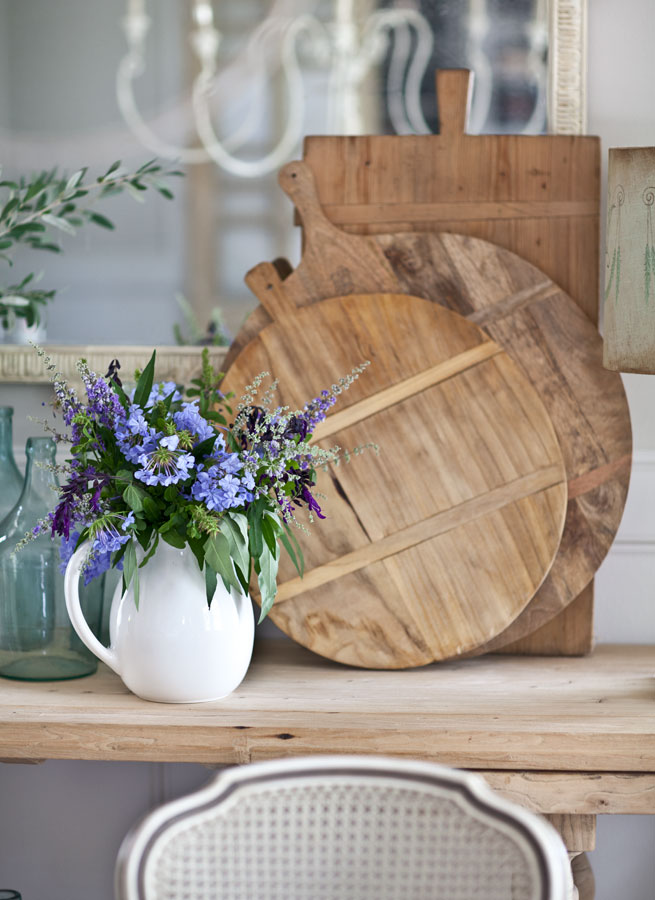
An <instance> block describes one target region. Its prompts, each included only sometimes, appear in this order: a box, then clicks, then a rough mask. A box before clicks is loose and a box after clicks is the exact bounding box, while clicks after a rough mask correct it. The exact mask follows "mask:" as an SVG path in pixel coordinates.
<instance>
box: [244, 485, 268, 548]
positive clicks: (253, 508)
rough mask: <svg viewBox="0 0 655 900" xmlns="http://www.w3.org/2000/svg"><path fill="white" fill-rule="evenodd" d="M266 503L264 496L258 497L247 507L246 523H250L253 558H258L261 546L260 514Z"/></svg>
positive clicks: (261, 514)
mask: <svg viewBox="0 0 655 900" xmlns="http://www.w3.org/2000/svg"><path fill="white" fill-rule="evenodd" d="M265 503H266V500H265V498H263V497H259V498H258V499H257V500H255V502H254V503H251V504H250V506H249V507H248V524H249V525H250V530H249V537H250V555H251V556H252V558H253V559H259V557H260V556H261V553H262V548H263V543H264V541H263V537H262V516H263V508H264V504H265Z"/></svg>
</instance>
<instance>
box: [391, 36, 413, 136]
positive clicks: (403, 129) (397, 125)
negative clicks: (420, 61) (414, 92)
mask: <svg viewBox="0 0 655 900" xmlns="http://www.w3.org/2000/svg"><path fill="white" fill-rule="evenodd" d="M387 33H388V35H389V38H391V34H392V33H393V43H392V49H391V60H390V62H389V71H388V72H387V108H388V110H389V118H390V119H391V124H392V125H393V129H394V131H395V132H396V134H411V133H412V131H413V129H412V125H411V122H410V121H409V117H408V116H407V110H406V104H405V98H404V90H403V88H404V80H405V70H406V68H407V60H408V59H409V54H410V50H411V46H412V43H411V42H412V39H411V35H410V33H409V28H408V27H407V25H406V24H405V23H404V22H398V23H397V24H395V25H393V26H389V28H388V31H387Z"/></svg>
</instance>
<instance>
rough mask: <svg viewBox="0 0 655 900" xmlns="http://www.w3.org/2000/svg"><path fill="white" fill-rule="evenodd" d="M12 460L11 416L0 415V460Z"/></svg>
mask: <svg viewBox="0 0 655 900" xmlns="http://www.w3.org/2000/svg"><path fill="white" fill-rule="evenodd" d="M13 458H14V448H13V447H12V428H11V416H3V415H0V460H5V459H13Z"/></svg>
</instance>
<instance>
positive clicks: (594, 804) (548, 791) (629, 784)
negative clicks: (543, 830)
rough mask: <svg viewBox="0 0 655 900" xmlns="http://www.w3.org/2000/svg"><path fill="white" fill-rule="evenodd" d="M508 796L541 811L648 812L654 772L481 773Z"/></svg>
mask: <svg viewBox="0 0 655 900" xmlns="http://www.w3.org/2000/svg"><path fill="white" fill-rule="evenodd" d="M479 774H481V775H482V776H483V777H484V778H485V780H486V781H487V782H488V784H489V786H490V787H492V788H493V789H494V790H496V791H498V792H499V793H501V794H502V795H503V796H504V797H506V798H507V799H508V800H513V801H514V802H516V803H520V804H521V805H522V806H527V807H528V809H531V810H533V811H534V812H538V813H548V814H551V815H565V814H566V813H569V812H570V811H571V810H575V811H576V813H578V814H581V815H589V816H596V815H611V814H618V815H649V814H650V813H651V812H652V810H653V809H654V808H655V774H653V773H648V774H641V775H626V774H623V773H616V772H594V773H588V772H587V773H580V772H498V771H496V772H493V771H489V770H487V769H485V770H484V771H480V773H479Z"/></svg>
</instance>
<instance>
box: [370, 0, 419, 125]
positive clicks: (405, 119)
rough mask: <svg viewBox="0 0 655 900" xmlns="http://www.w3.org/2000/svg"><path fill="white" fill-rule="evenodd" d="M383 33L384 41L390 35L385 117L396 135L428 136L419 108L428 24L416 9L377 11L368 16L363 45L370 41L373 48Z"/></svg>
mask: <svg viewBox="0 0 655 900" xmlns="http://www.w3.org/2000/svg"><path fill="white" fill-rule="evenodd" d="M410 27H412V28H413V29H414V31H415V33H416V51H415V53H414V54H413V55H412V54H411V43H410V32H409V29H410ZM385 32H386V36H387V41H388V40H389V35H390V33H391V32H393V33H394V42H393V49H392V56H391V62H390V65H389V73H388V76H387V85H388V95H389V100H388V104H389V117H390V118H391V122H392V124H393V126H394V129H395V130H396V131H397V132H398V133H399V134H407V133H414V134H429V133H430V128H429V126H428V124H427V122H426V121H425V117H424V115H423V111H422V109H421V83H422V81H423V76H424V75H425V71H426V69H427V67H428V64H429V62H430V58H431V56H432V48H433V46H434V37H433V35H432V29H431V27H430V24H429V22H428V20H427V19H426V18H425V16H423V15H422V14H421V13H419V12H418V11H417V10H412V9H388V10H380V11H379V12H377V13H373V15H372V16H370V18H369V20H368V22H367V25H366V28H365V30H364V36H363V44H367V43H369V42H370V43H371V45H374V44H375V42H376V41H377V40H378V39H379V37H380V36H381V35H382V34H383V33H385ZM400 35H402V37H400ZM401 42H402V43H401ZM399 51H402V52H399ZM408 60H409V63H408ZM405 72H406V77H405ZM403 80H404V88H405V89H404V91H403ZM392 98H393V99H392Z"/></svg>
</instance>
